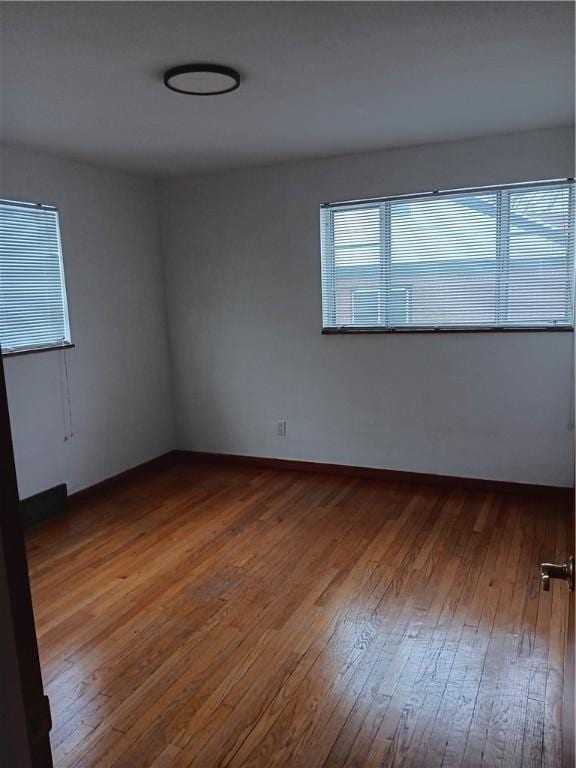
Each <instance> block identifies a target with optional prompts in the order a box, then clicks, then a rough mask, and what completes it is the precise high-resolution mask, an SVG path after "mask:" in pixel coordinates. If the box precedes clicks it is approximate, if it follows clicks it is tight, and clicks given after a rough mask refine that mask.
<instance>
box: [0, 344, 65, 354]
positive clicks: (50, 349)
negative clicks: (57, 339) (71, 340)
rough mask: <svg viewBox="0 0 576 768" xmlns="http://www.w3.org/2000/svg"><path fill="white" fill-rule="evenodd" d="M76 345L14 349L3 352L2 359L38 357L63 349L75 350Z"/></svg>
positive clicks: (51, 345)
mask: <svg viewBox="0 0 576 768" xmlns="http://www.w3.org/2000/svg"><path fill="white" fill-rule="evenodd" d="M75 346H76V345H75V344H50V345H46V346H45V347H28V348H27V349H14V350H8V351H6V352H4V351H3V352H2V357H20V355H36V354H38V353H39V352H53V351H54V350H59V349H60V350H61V349H74V347H75Z"/></svg>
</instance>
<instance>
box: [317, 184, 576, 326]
mask: <svg viewBox="0 0 576 768" xmlns="http://www.w3.org/2000/svg"><path fill="white" fill-rule="evenodd" d="M566 184H570V185H572V193H571V195H570V198H569V215H570V216H571V217H572V220H574V215H575V213H576V212H575V210H574V208H576V185H575V183H574V177H566V178H555V179H545V180H538V181H521V182H513V183H509V184H492V185H487V186H475V187H458V188H455V189H438V190H432V191H429V192H414V193H407V194H400V195H389V196H385V197H376V198H366V199H353V200H345V201H338V202H325V203H321V205H320V242H321V249H320V250H321V266H320V281H321V287H322V305H321V309H322V328H321V333H322V334H323V335H341V334H342V335H345V334H363V333H368V334H378V333H387V334H390V333H392V334H403V333H541V332H543V333H549V332H551V333H558V332H561V333H573V332H574V330H575V323H576V320H575V315H576V298H575V295H574V282H575V280H576V253H575V247H576V244H575V242H574V240H575V238H574V234H573V236H572V239H571V241H569V244H568V249H569V252H571V253H572V265H573V283H572V291H573V293H572V319H571V323H570V324H562V325H560V324H558V325H553V324H550V325H546V326H543V325H541V324H539V325H529V324H525V325H518V326H515V325H508V326H505V325H493V326H490V325H484V326H480V325H478V326H474V325H465V324H463V325H453V326H416V325H414V326H410V325H406V326H400V325H398V326H388V327H386V326H381V325H378V326H353V325H342V326H325V325H324V306H325V302H332V303H334V305H335V302H336V291H335V290H334V289H332V291H331V292H330V290H327V288H326V285H325V282H326V281H325V279H324V266H323V260H324V248H326V250H327V251H328V252H329V258H331V259H332V260H334V259H335V254H334V249H333V242H334V239H333V237H334V233H333V225H332V223H331V224H330V225H329V226H325V224H323V221H322V218H323V217H322V211H323V210H324V209H327V208H329V209H336V210H337V209H338V208H350V206H356V205H357V206H358V207H369V206H370V205H371V204H374V205H379V204H381V203H386V202H393V201H396V200H400V201H407V200H411V199H425V198H436V197H443V196H455V195H462V194H473V193H475V192H478V193H481V192H500V191H507V190H511V191H514V190H518V189H537V188H538V187H550V186H554V185H566ZM498 199H499V200H500V199H501V197H499V198H498ZM380 210H381V211H382V210H386V207H384V206H382V208H381V209H380ZM388 210H389V208H388ZM499 215H502V212H501V211H499ZM326 221H330V222H332V217H326ZM385 231H387V232H390V227H389V226H388V227H386V230H385ZM386 239H389V235H388V237H387V238H386ZM382 248H383V249H384V250H387V249H389V248H390V243H386V242H384V243H383V244H382ZM497 258H501V254H500V244H498V243H497ZM381 261H382V256H381ZM334 272H335V269H332V270H331V273H332V275H333V273H334ZM360 290H362V289H360ZM366 290H378V289H377V288H374V289H372V288H366ZM408 300H409V299H408ZM326 306H328V303H326ZM496 309H497V312H498V310H499V305H497V307H496Z"/></svg>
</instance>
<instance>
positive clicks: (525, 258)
mask: <svg viewBox="0 0 576 768" xmlns="http://www.w3.org/2000/svg"><path fill="white" fill-rule="evenodd" d="M574 211H575V192H574V183H573V181H572V180H567V181H553V182H535V183H532V184H515V185H507V186H502V187H485V188H480V189H470V190H456V191H450V192H448V191H447V192H431V193H429V194H421V195H405V196H401V197H391V198H383V199H379V200H365V201H356V202H351V203H327V204H325V205H323V206H322V208H321V214H320V217H321V243H322V312H323V327H324V330H325V331H346V330H351V331H354V330H384V331H385V330H436V329H438V330H458V329H462V330H467V329H486V330H489V329H506V328H508V329H514V328H535V329H541V328H572V327H573V311H574V308H573V294H574V291H573V278H574V218H575V217H574Z"/></svg>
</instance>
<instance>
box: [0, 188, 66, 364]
mask: <svg viewBox="0 0 576 768" xmlns="http://www.w3.org/2000/svg"><path fill="white" fill-rule="evenodd" d="M0 204H2V205H6V206H14V207H16V208H37V209H42V210H48V211H54V212H55V214H56V219H57V228H56V229H57V239H58V256H59V264H60V274H61V284H60V290H61V291H62V297H63V299H62V306H63V312H64V321H65V327H66V330H67V339H65V340H64V341H61V342H50V343H48V344H30V346H27V347H24V346H22V347H18V348H16V347H14V348H8V349H4V348H3V347H2V340H1V339H0V354H1V356H2V358H8V357H20V356H22V355H31V354H39V353H41V352H51V351H54V350H66V349H73V348H74V347H75V346H76V345H75V344H74V343H73V342H72V331H71V326H70V308H69V303H68V290H67V286H66V269H65V264H64V253H63V249H62V233H61V227H60V210H59V208H58V206H56V205H53V204H52V203H39V202H34V201H30V200H18V199H15V198H4V197H1V198H0Z"/></svg>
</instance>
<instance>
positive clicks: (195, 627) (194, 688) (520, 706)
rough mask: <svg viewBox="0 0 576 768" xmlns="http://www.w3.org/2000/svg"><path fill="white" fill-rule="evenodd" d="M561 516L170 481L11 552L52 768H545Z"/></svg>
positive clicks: (152, 482) (557, 650) (559, 645)
mask: <svg viewBox="0 0 576 768" xmlns="http://www.w3.org/2000/svg"><path fill="white" fill-rule="evenodd" d="M567 512H568V511H567V509H566V507H565V505H564V504H563V502H562V501H559V500H558V499H557V498H546V497H527V496H524V497H523V496H512V495H502V496H500V495H496V494H484V493H479V492H473V491H457V490H449V489H446V488H440V487H432V486H430V487H426V486H418V485H408V484H392V483H383V482H370V481H366V480H358V479H351V478H345V477H335V476H329V475H313V474H298V473H295V472H287V471H273V470H266V469H262V470H259V469H255V468H243V467H225V466H218V467H209V466H204V467H190V466H187V467H185V466H175V467H172V468H170V467H168V468H164V469H158V470H154V471H153V472H150V473H148V474H147V475H146V476H144V477H134V478H130V479H129V480H127V481H126V482H125V483H123V484H122V485H120V486H118V487H116V488H114V489H110V490H107V491H105V492H102V493H101V494H100V495H98V496H97V497H93V498H92V499H90V498H89V497H88V498H85V499H84V500H83V501H82V502H80V503H79V504H78V505H76V506H75V508H74V509H73V510H72V511H71V512H70V514H69V515H68V516H66V517H65V518H61V519H57V520H52V521H50V522H48V523H45V524H42V525H41V526H39V527H37V528H35V529H32V530H31V531H30V532H29V534H28V537H27V538H28V552H29V562H30V570H31V580H32V588H33V598H34V607H35V613H36V623H37V628H38V634H39V643H40V652H41V659H42V667H43V673H44V679H45V683H46V688H47V693H48V695H49V697H50V701H51V706H52V713H53V719H54V728H53V732H52V743H53V749H54V756H55V765H56V766H57V768H72V767H73V766H82V767H83V768H88V767H90V768H106V766H124V767H126V768H127V767H128V766H130V767H133V768H145V767H146V766H153V768H160V766H162V767H165V766H171V767H173V768H188V766H199V767H200V768H212V767H213V766H214V767H215V766H230V767H231V768H234V767H237V766H252V767H256V766H257V767H258V768H272V766H291V767H293V768H315V767H316V766H318V767H319V766H326V767H327V768H328V767H331V768H333V767H335V766H357V767H358V768H360V767H361V766H370V768H375V767H376V766H414V767H415V768H416V767H418V768H434V766H443V767H444V768H454V767H455V766H470V767H475V766H504V767H505V768H512V767H513V766H522V767H523V768H524V767H528V766H547V767H548V766H549V767H552V766H554V767H556V766H560V723H561V711H560V703H561V696H562V674H561V671H562V664H563V647H564V646H563V643H564V632H565V623H566V610H567V594H566V589H565V588H564V586H563V585H561V584H560V585H559V584H554V585H553V587H552V591H551V592H550V593H545V592H542V591H541V589H540V585H539V571H538V568H539V563H540V561H542V560H546V559H548V560H556V561H563V560H564V559H565V556H566V554H567V553H566V546H567V542H568V535H567V531H568V513H567Z"/></svg>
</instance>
